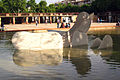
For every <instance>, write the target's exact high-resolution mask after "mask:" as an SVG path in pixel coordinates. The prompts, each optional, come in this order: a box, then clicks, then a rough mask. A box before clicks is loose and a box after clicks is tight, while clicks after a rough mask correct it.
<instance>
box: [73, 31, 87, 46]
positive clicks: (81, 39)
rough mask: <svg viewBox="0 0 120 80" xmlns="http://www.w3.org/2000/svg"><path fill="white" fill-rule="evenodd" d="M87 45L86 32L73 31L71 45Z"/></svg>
mask: <svg viewBox="0 0 120 80" xmlns="http://www.w3.org/2000/svg"><path fill="white" fill-rule="evenodd" d="M86 45H88V36H87V34H86V33H81V32H79V31H75V32H74V34H73V38H72V47H77V46H86Z"/></svg>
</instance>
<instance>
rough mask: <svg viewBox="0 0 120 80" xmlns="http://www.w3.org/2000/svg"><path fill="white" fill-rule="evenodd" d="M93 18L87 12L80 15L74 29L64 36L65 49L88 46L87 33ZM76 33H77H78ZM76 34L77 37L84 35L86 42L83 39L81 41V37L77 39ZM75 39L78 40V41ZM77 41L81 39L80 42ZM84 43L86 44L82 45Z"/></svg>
mask: <svg viewBox="0 0 120 80" xmlns="http://www.w3.org/2000/svg"><path fill="white" fill-rule="evenodd" d="M91 17H92V16H91V15H89V14H88V13H86V12H82V13H80V14H79V15H78V17H77V19H76V22H75V24H74V25H73V27H72V28H71V29H70V30H69V31H68V32H66V33H64V34H63V43H64V47H76V46H85V45H88V37H87V33H86V32H87V31H88V30H89V28H90V24H91ZM76 31H77V33H76ZM74 33H75V34H76V35H77V36H81V35H82V37H84V40H85V41H84V40H83V39H80V37H76V35H74ZM74 38H76V40H75V39H74ZM77 39H79V41H77ZM66 43H67V44H66ZM82 43H84V44H82ZM74 44H77V45H74Z"/></svg>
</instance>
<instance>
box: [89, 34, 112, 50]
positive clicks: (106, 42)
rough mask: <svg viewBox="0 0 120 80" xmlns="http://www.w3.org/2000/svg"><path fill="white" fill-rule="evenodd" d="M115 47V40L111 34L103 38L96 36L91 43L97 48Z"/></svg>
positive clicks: (92, 46)
mask: <svg viewBox="0 0 120 80" xmlns="http://www.w3.org/2000/svg"><path fill="white" fill-rule="evenodd" d="M112 47H113V40H112V37H111V36H110V35H105V37H104V38H103V40H101V39H100V38H96V39H95V40H94V41H93V44H92V45H91V48H97V49H110V48H112Z"/></svg>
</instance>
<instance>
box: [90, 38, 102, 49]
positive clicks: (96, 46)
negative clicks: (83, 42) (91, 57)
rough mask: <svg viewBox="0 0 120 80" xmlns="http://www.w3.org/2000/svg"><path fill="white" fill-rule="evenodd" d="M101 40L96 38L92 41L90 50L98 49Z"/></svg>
mask: <svg viewBox="0 0 120 80" xmlns="http://www.w3.org/2000/svg"><path fill="white" fill-rule="evenodd" d="M101 42H102V40H101V39H100V38H96V39H95V40H94V41H93V44H92V45H91V48H98V47H99V46H100V44H101Z"/></svg>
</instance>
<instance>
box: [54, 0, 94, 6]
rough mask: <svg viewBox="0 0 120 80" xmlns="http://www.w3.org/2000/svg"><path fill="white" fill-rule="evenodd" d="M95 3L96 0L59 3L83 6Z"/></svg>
mask: <svg viewBox="0 0 120 80" xmlns="http://www.w3.org/2000/svg"><path fill="white" fill-rule="evenodd" d="M93 1H95V0H64V1H61V2H58V3H61V4H68V3H71V4H72V5H78V6H82V5H84V4H91V3H92V2H93ZM58 3H56V4H58Z"/></svg>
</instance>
